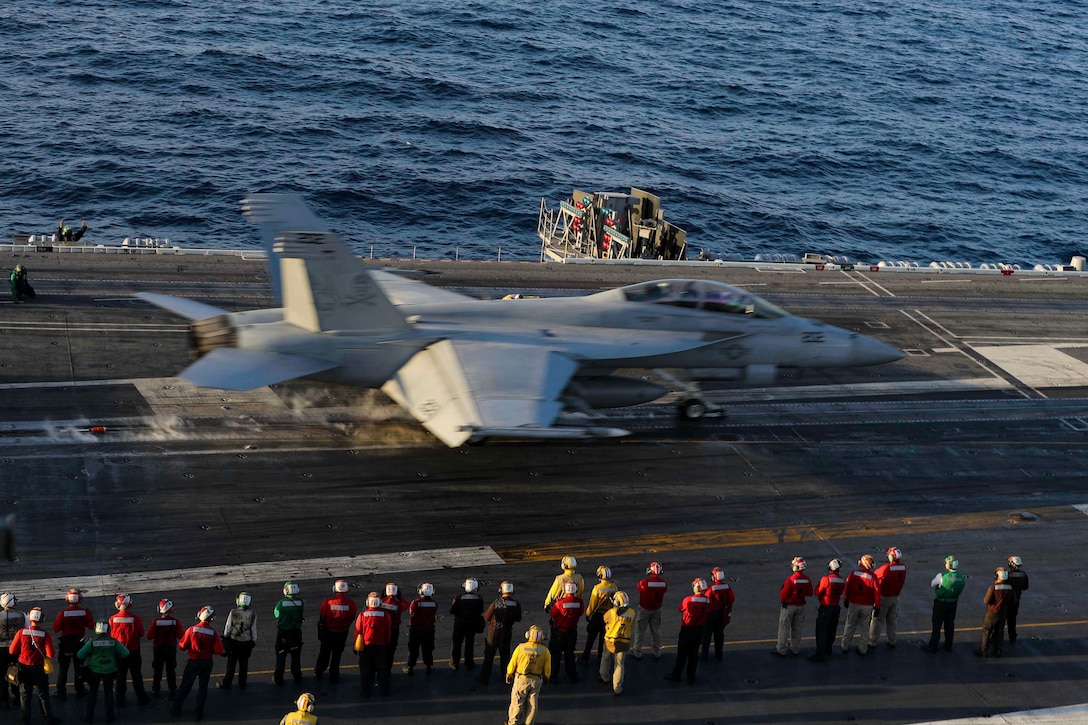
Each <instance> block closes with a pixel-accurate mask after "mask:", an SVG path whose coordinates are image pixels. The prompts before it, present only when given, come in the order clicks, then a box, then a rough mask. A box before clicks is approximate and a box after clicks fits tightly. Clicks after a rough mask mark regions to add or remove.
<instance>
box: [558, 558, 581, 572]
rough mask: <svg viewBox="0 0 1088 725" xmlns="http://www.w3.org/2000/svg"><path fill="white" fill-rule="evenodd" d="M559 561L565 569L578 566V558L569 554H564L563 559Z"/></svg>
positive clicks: (570, 569)
mask: <svg viewBox="0 0 1088 725" xmlns="http://www.w3.org/2000/svg"><path fill="white" fill-rule="evenodd" d="M559 563H560V565H561V566H562V567H563V568H564V569H566V570H567V571H574V570H575V569H576V568H578V560H577V559H575V558H574V557H573V556H570V555H567V556H564V557H563V560H562V561H561V562H559Z"/></svg>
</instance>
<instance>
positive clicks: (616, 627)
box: [597, 592, 635, 695]
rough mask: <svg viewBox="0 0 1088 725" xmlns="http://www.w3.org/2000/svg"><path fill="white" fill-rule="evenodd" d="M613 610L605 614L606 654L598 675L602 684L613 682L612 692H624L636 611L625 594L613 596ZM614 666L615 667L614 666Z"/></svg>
mask: <svg viewBox="0 0 1088 725" xmlns="http://www.w3.org/2000/svg"><path fill="white" fill-rule="evenodd" d="M612 604H613V605H614V606H613V608H612V609H609V610H608V611H607V612H605V613H604V654H603V655H602V656H601V669H600V671H599V672H598V673H597V674H598V675H599V676H600V678H601V682H603V683H604V684H606V685H607V684H608V683H609V677H611V678H612V679H611V682H612V692H614V693H616V694H617V695H618V694H620V693H621V692H623V664H624V662H626V661H627V652H628V651H629V650H630V649H631V632H632V631H633V630H634V628H635V610H634V609H632V608H631V606H630V605H631V601H630V599H629V598H628V596H627V594H625V593H624V592H616V593H615V594H613V595H612ZM613 665H614V666H613Z"/></svg>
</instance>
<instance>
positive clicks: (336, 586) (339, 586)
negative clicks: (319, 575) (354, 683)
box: [300, 579, 348, 699]
mask: <svg viewBox="0 0 1088 725" xmlns="http://www.w3.org/2000/svg"><path fill="white" fill-rule="evenodd" d="M332 590H333V591H334V592H336V593H337V594H343V593H344V592H346V591H347V590H348V583H347V582H346V581H344V580H343V579H337V580H336V581H335V582H334V583H333V585H332ZM300 699H301V698H300Z"/></svg>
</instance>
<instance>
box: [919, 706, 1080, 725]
mask: <svg viewBox="0 0 1088 725" xmlns="http://www.w3.org/2000/svg"><path fill="white" fill-rule="evenodd" d="M1083 722H1088V705H1069V706H1068V707H1050V708H1046V709H1044V710H1023V711H1021V712H1006V713H1000V714H997V715H992V716H987V717H968V718H963V719H961V720H934V721H932V722H924V723H917V724H916V725H1028V724H1029V723H1031V725H1041V724H1045V725H1069V723H1083Z"/></svg>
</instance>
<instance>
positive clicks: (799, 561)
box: [790, 556, 808, 571]
mask: <svg viewBox="0 0 1088 725" xmlns="http://www.w3.org/2000/svg"><path fill="white" fill-rule="evenodd" d="M790 566H791V567H793V570H794V571H804V570H805V567H807V566H808V564H806V563H805V560H804V558H803V557H800V556H795V557H793V561H791V562H790Z"/></svg>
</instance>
